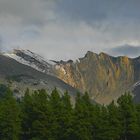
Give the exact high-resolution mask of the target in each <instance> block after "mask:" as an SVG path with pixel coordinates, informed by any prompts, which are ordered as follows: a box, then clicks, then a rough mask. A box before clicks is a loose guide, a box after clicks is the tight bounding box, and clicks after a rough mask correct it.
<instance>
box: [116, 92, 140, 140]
mask: <svg viewBox="0 0 140 140" xmlns="http://www.w3.org/2000/svg"><path fill="white" fill-rule="evenodd" d="M117 103H118V105H119V107H118V108H119V113H120V121H121V123H122V129H121V132H122V133H121V138H122V139H124V140H136V138H137V137H136V136H137V134H138V130H139V126H138V119H137V111H136V106H135V105H134V103H133V98H132V96H131V95H130V93H125V94H124V95H122V96H121V97H120V98H119V99H118V101H117Z"/></svg>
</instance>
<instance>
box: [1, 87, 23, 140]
mask: <svg viewBox="0 0 140 140" xmlns="http://www.w3.org/2000/svg"><path fill="white" fill-rule="evenodd" d="M20 130H21V129H20V108H19V105H18V104H17V102H16V99H15V98H14V97H13V94H12V92H11V91H10V89H8V90H7V92H6V93H5V95H4V96H3V98H2V99H1V101H0V139H1V140H18V139H19V135H20Z"/></svg>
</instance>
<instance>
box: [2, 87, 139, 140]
mask: <svg viewBox="0 0 140 140" xmlns="http://www.w3.org/2000/svg"><path fill="white" fill-rule="evenodd" d="M0 139H1V140H140V104H134V102H133V99H132V96H131V95H130V94H129V93H126V94H124V95H122V96H121V97H120V98H118V100H117V103H116V104H115V103H114V102H113V101H112V102H111V103H110V104H109V105H107V106H104V105H98V104H93V103H92V102H91V100H90V98H89V96H88V93H85V94H84V95H83V96H81V95H80V94H78V93H77V96H76V101H75V106H73V105H72V104H71V102H70V96H69V95H68V93H67V92H65V93H64V94H63V95H62V96H60V94H59V93H58V91H57V89H56V88H55V89H54V90H53V91H52V93H51V94H47V91H46V90H43V89H42V90H37V91H30V90H29V89H27V90H26V92H25V96H24V97H23V98H21V99H20V100H19V99H16V98H14V97H13V92H12V91H11V90H10V89H9V88H7V87H6V86H4V85H0Z"/></svg>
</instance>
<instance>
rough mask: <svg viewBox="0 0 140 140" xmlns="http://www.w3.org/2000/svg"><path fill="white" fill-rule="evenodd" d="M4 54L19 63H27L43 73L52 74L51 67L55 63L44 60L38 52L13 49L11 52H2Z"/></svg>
mask: <svg viewBox="0 0 140 140" xmlns="http://www.w3.org/2000/svg"><path fill="white" fill-rule="evenodd" d="M4 55H5V56H8V57H10V58H13V59H15V60H16V61H18V62H19V63H22V64H24V65H28V66H30V67H32V68H34V69H36V70H38V71H41V72H43V73H47V74H52V73H51V69H52V67H53V65H54V64H55V63H54V62H53V61H50V60H45V59H44V58H43V57H41V56H40V55H38V54H35V53H33V52H31V51H29V50H16V49H15V50H13V51H12V52H6V53H4Z"/></svg>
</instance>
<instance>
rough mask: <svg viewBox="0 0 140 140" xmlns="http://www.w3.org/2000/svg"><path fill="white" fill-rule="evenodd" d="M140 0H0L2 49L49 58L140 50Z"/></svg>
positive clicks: (131, 52) (136, 53)
mask: <svg viewBox="0 0 140 140" xmlns="http://www.w3.org/2000/svg"><path fill="white" fill-rule="evenodd" d="M139 7H140V0H0V49H1V50H9V49H12V48H22V49H30V50H31V51H34V52H37V53H39V54H41V55H42V56H44V57H45V58H48V59H65V60H67V59H76V58H78V57H82V56H83V55H84V54H85V53H86V52H87V51H88V50H89V51H93V52H96V53H99V52H103V51H104V52H107V53H109V54H111V55H128V56H130V57H135V56H138V55H140V47H139V46H140V8H139Z"/></svg>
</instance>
